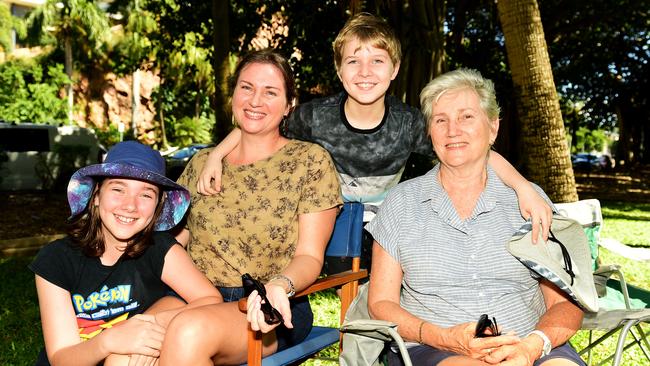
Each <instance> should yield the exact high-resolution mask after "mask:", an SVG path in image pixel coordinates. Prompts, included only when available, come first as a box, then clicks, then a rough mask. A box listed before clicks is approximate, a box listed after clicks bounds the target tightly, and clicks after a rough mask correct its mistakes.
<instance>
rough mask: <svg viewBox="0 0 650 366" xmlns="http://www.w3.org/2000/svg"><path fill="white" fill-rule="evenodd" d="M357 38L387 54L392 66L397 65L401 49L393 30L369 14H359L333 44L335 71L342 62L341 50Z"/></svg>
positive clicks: (348, 23) (344, 28) (347, 23)
mask: <svg viewBox="0 0 650 366" xmlns="http://www.w3.org/2000/svg"><path fill="white" fill-rule="evenodd" d="M355 38H358V39H359V41H361V42H362V43H369V44H370V45H371V46H373V47H376V48H380V49H382V50H385V51H386V52H388V55H389V56H390V60H391V61H392V62H393V65H398V64H399V63H400V60H401V58H402V47H401V46H400V43H399V40H398V39H397V36H396V35H395V32H394V31H393V29H392V28H391V27H390V26H389V25H388V23H386V21H384V20H383V19H381V18H379V17H377V16H375V15H372V14H370V13H359V14H356V15H354V16H353V17H352V18H350V19H349V20H348V21H347V22H346V23H345V25H344V26H343V28H342V29H341V31H340V32H339V34H338V35H337V36H336V39H335V40H334V43H333V45H332V46H333V48H334V65H335V66H336V70H339V68H340V67H341V62H342V61H343V48H344V47H345V44H346V43H348V42H350V41H351V40H353V39H355Z"/></svg>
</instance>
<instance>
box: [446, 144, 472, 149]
mask: <svg viewBox="0 0 650 366" xmlns="http://www.w3.org/2000/svg"><path fill="white" fill-rule="evenodd" d="M465 145H467V144H466V143H464V142H456V143H453V144H447V145H445V146H447V147H449V148H452V149H453V148H456V147H463V146H465Z"/></svg>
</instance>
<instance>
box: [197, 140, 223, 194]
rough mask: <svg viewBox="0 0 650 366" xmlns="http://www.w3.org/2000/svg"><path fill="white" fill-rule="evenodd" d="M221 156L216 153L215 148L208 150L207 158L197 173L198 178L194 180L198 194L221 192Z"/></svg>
mask: <svg viewBox="0 0 650 366" xmlns="http://www.w3.org/2000/svg"><path fill="white" fill-rule="evenodd" d="M222 167H223V164H222V163H221V156H220V155H219V154H218V153H217V151H216V149H214V150H212V151H210V154H208V160H206V161H205V165H203V169H201V173H200V174H199V179H198V181H197V182H196V189H197V191H198V192H199V193H200V194H203V195H206V196H212V195H214V194H217V193H219V192H221V168H222Z"/></svg>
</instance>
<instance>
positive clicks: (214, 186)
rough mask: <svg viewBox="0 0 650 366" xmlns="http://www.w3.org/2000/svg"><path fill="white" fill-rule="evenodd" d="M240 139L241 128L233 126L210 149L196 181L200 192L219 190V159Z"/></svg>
mask: <svg viewBox="0 0 650 366" xmlns="http://www.w3.org/2000/svg"><path fill="white" fill-rule="evenodd" d="M240 140H241V130H240V129H239V128H235V129H233V130H232V131H230V133H229V134H228V136H226V138H224V139H223V140H221V142H220V143H219V144H218V145H217V146H215V148H214V149H212V151H210V154H208V160H206V161H205V164H204V165H203V169H202V170H201V173H200V174H199V179H198V181H197V182H196V189H197V190H198V192H199V193H200V194H204V195H207V196H211V195H213V194H217V193H219V192H220V191H221V167H222V163H221V161H222V160H223V158H224V157H225V156H226V155H228V154H229V153H230V152H231V151H233V150H234V149H235V147H237V145H239V141H240ZM212 180H214V181H212Z"/></svg>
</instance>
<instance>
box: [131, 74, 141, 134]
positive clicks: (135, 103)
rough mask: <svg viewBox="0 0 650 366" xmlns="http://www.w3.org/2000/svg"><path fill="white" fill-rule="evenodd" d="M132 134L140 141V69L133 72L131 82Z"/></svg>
mask: <svg viewBox="0 0 650 366" xmlns="http://www.w3.org/2000/svg"><path fill="white" fill-rule="evenodd" d="M131 81H132V82H131V133H132V134H133V139H134V140H137V139H138V120H137V118H138V110H139V109H140V69H136V70H135V71H134V72H133V78H132V80H131Z"/></svg>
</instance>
